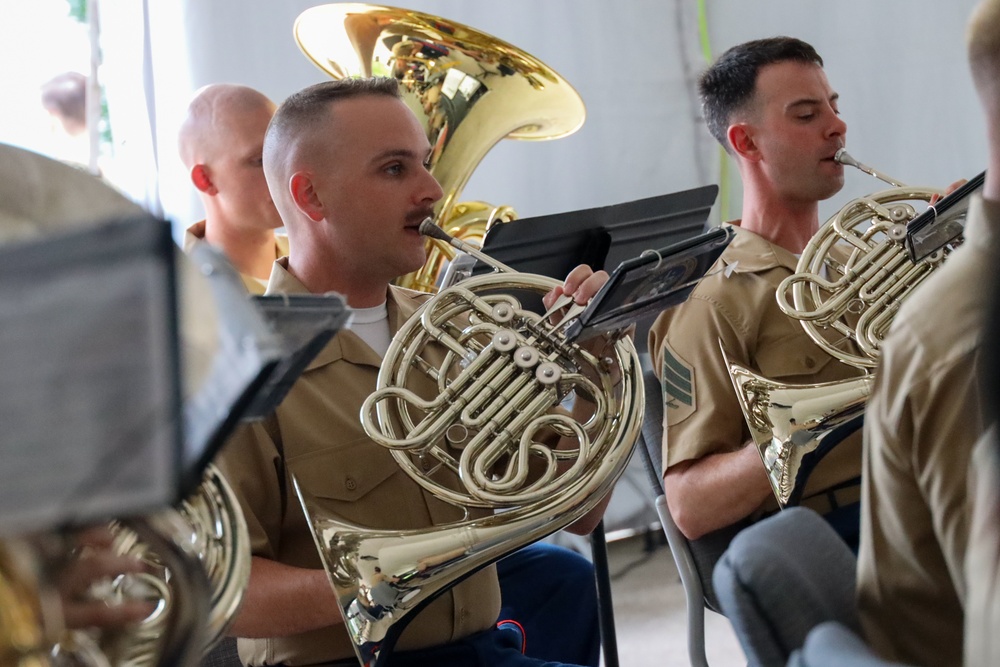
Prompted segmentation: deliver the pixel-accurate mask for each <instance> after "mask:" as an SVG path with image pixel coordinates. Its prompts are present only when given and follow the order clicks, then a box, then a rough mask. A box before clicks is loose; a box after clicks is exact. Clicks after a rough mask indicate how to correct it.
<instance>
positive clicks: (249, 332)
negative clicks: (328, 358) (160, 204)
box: [181, 243, 350, 496]
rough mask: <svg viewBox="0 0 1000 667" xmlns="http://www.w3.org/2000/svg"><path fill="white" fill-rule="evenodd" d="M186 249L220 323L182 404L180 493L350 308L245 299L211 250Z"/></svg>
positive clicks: (301, 298) (268, 404)
mask: <svg viewBox="0 0 1000 667" xmlns="http://www.w3.org/2000/svg"><path fill="white" fill-rule="evenodd" d="M189 254H190V256H191V259H192V260H193V261H194V262H195V263H196V264H197V265H198V266H199V267H200V268H201V271H202V273H204V274H205V275H206V277H207V279H208V283H209V289H210V291H211V293H212V297H213V302H214V304H213V305H214V308H215V312H216V315H217V317H218V319H219V326H218V327H217V336H216V343H217V344H216V348H215V350H214V355H213V358H212V361H211V367H210V371H209V375H208V377H207V378H206V379H205V381H204V382H203V383H202V385H201V386H200V387H199V389H198V391H197V392H196V393H195V394H194V395H192V396H190V397H188V398H187V400H186V401H185V405H184V425H185V439H184V444H185V449H184V452H185V456H184V466H183V470H184V473H183V475H182V478H181V487H182V488H181V491H182V496H186V495H188V494H189V493H191V492H193V491H194V489H195V488H197V486H198V484H200V483H201V478H202V473H203V471H204V469H205V466H206V465H207V464H208V462H209V461H211V460H212V459H213V458H215V454H216V453H217V452H218V450H219V448H220V447H221V446H222V445H223V444H224V443H225V441H226V439H227V438H228V437H229V435H230V434H231V433H232V431H233V429H234V428H235V427H236V425H237V424H238V423H239V422H241V421H252V420H256V419H262V418H263V417H265V416H267V415H268V414H270V413H271V412H273V411H274V409H275V408H276V407H277V406H278V404H279V403H281V401H282V400H283V399H284V398H285V395H286V394H287V393H288V390H289V389H291V387H292V385H293V384H294V383H295V380H297V379H298V377H299V375H300V374H301V373H302V371H304V370H305V368H306V366H307V365H308V364H309V362H310V361H312V359H313V357H315V356H316V354H317V353H318V352H319V351H320V350H321V349H322V348H323V346H324V345H326V343H327V342H329V340H330V339H331V338H333V336H334V334H336V333H337V331H339V330H340V328H341V326H343V325H344V324H345V323H346V321H347V317H348V314H349V312H350V311H349V310H348V308H347V306H346V304H345V302H344V299H343V298H342V297H340V296H337V295H326V296H313V295H297V296H291V295H289V296H277V297H253V298H250V297H248V296H247V293H246V288H245V287H244V286H243V281H242V279H241V278H240V275H239V273H238V272H237V271H236V269H235V268H234V267H233V266H232V265H231V264H230V263H229V261H228V260H227V259H226V258H225V257H224V256H223V255H222V253H221V252H219V251H218V250H217V249H215V248H213V247H212V246H210V245H208V244H207V243H199V244H196V245H195V247H193V248H192V249H191V250H190V251H189Z"/></svg>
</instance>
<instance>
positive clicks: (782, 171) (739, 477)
mask: <svg viewBox="0 0 1000 667" xmlns="http://www.w3.org/2000/svg"><path fill="white" fill-rule="evenodd" d="M822 66H823V61H822V59H821V58H820V56H819V55H818V54H817V53H816V51H815V50H814V49H813V48H812V47H811V46H810V45H808V44H806V43H805V42H802V41H800V40H797V39H793V38H789V37H775V38H770V39H762V40H756V41H752V42H747V43H745V44H740V45H738V46H735V47H733V48H731V49H729V50H728V51H727V52H726V53H724V54H723V55H722V56H721V57H720V58H719V59H718V60H717V61H716V62H715V64H713V65H712V66H711V67H710V68H709V69H708V70H707V71H706V72H705V73H704V74H703V75H702V78H701V80H700V93H701V98H702V103H703V108H704V113H705V118H706V122H707V124H708V127H709V130H710V131H711V132H712V134H713V135H714V136H715V138H716V139H717V140H718V141H719V142H720V143H721V144H722V145H723V147H724V148H725V149H726V150H727V151H728V152H729V154H730V155H732V156H733V157H734V158H735V160H736V163H737V165H738V167H739V170H740V175H741V177H742V180H743V210H742V218H741V219H740V220H739V221H737V222H734V223H731V224H733V225H734V228H735V230H736V236H735V238H734V240H733V241H732V243H731V244H730V245H729V247H728V248H727V249H726V250H725V252H724V253H723V255H722V257H721V258H720V259H719V261H718V262H717V264H716V267H714V269H713V270H712V271H710V273H709V275H708V277H707V278H706V279H705V280H703V281H702V282H701V283H699V285H698V286H697V287H696V288H695V290H694V292H693V293H692V295H691V297H690V299H689V300H688V301H687V302H685V303H684V304H681V305H680V306H678V307H676V308H674V309H671V310H669V311H667V312H665V313H663V314H661V315H660V317H659V318H658V319H657V321H656V322H655V323H654V325H653V327H652V329H651V330H650V337H649V350H650V353H651V354H652V355H653V361H654V368H655V369H656V371H657V373H658V374H659V377H660V380H661V384H662V387H663V390H664V397H665V400H666V409H665V411H664V441H663V461H664V468H665V470H664V488H665V492H666V496H667V503H668V505H669V508H670V512H671V514H672V516H673V518H674V520H675V521H676V523H677V526H678V527H679V528H680V530H681V532H683V533H684V534H685V535H686V536H687V537H688V538H689V539H697V538H700V537H702V536H704V535H707V534H709V533H712V532H714V531H717V530H720V529H722V528H724V527H729V526H733V525H734V524H737V523H738V522H741V521H743V520H746V519H748V518H756V517H759V516H760V515H762V514H764V513H766V512H768V511H772V510H775V509H777V506H776V505H775V503H774V500H773V498H772V491H771V487H770V484H769V482H768V478H767V475H766V474H765V470H764V467H763V466H762V464H761V460H760V456H759V455H758V452H757V448H756V447H755V446H753V443H752V441H751V439H750V432H749V430H748V426H747V424H746V422H745V420H744V418H743V413H742V411H741V409H740V405H739V403H738V400H737V397H736V394H735V392H734V391H733V384H732V381H731V380H730V377H729V372H728V370H727V364H726V363H725V361H724V358H723V356H722V354H721V353H720V349H719V346H720V342H721V345H722V347H723V348H724V349H725V352H726V354H727V355H728V356H729V358H730V360H731V361H733V362H734V363H737V364H740V365H742V366H744V367H746V368H749V369H751V370H753V372H755V373H757V374H759V375H762V376H764V377H766V378H770V379H775V380H781V381H783V382H787V383H796V384H801V383H817V382H826V381H834V380H842V379H845V378H849V377H854V376H856V375H859V374H860V371H858V370H856V369H853V368H850V367H847V366H845V365H843V364H839V363H837V362H835V361H834V360H833V359H832V358H831V357H830V356H829V355H827V354H826V353H825V352H823V351H822V350H821V349H820V348H819V347H818V346H817V345H816V344H815V343H814V342H813V341H812V340H811V339H810V338H809V337H808V336H807V335H806V334H805V332H804V331H803V329H802V327H801V326H800V324H799V323H798V322H796V321H793V320H791V319H790V318H789V317H787V316H786V315H785V314H784V313H782V312H781V311H780V310H779V308H778V305H777V304H776V301H775V290H776V289H777V287H778V285H779V283H780V282H781V281H782V280H783V279H784V278H786V277H787V276H789V275H791V274H792V273H793V272H794V271H795V267H796V263H797V258H796V255H797V254H798V253H801V252H802V250H803V248H804V247H805V245H806V244H807V242H808V241H809V239H810V238H811V237H812V236H813V234H815V233H816V231H817V230H818V228H819V207H818V202H819V201H821V200H824V199H827V198H829V197H831V196H833V195H834V194H836V193H837V192H838V191H840V189H841V187H842V186H843V183H844V173H843V169H844V168H843V166H842V165H841V164H840V163H838V162H837V161H836V160H835V159H834V155H835V154H836V152H837V150H838V149H840V148H842V147H843V146H844V143H845V138H846V132H847V126H846V125H845V123H844V121H843V120H842V119H841V118H840V115H839V111H838V108H837V101H838V96H837V93H836V92H834V90H833V89H832V88H831V87H830V84H829V82H828V81H827V78H826V75H825V74H824V72H823V67H822ZM860 468H861V437H860V433H855V434H853V435H852V436H849V438H848V440H847V441H845V442H843V443H842V444H840V445H839V446H838V447H836V448H835V449H834V451H833V452H832V453H831V454H830V455H828V456H827V457H826V458H825V459H824V460H823V461H822V462H821V463H820V465H819V466H818V467H817V469H816V470H815V471H814V472H813V474H812V476H811V477H810V480H809V483H808V485H807V487H806V489H805V491H804V493H803V500H802V504H803V505H805V506H808V507H812V508H813V509H815V510H817V511H818V512H820V513H821V514H824V515H826V516H827V518H828V520H829V521H830V522H831V523H832V524H833V525H834V527H835V528H837V529H838V532H840V533H841V535H842V536H843V537H844V538H845V540H847V541H848V542H849V543H850V544H851V545H852V546H853V547H855V548H856V545H857V535H858V501H859V497H860V487H859V479H858V476H859V474H860Z"/></svg>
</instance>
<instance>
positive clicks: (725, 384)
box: [649, 227, 861, 511]
mask: <svg viewBox="0 0 1000 667" xmlns="http://www.w3.org/2000/svg"><path fill="white" fill-rule="evenodd" d="M735 230H736V236H735V238H733V240H732V242H731V243H730V244H729V246H728V247H727V248H726V249H725V251H723V253H722V256H721V257H719V259H718V261H717V262H716V263H715V265H714V266H713V267H712V269H711V270H710V271H709V274H708V275H707V277H706V278H704V279H703V280H702V281H701V282H700V283H699V284H698V286H697V287H695V289H694V291H693V292H692V293H691V296H690V298H688V300H687V301H685V302H684V303H682V304H680V305H679V306H676V307H674V308H672V309H670V310H668V311H666V312H664V313H662V314H660V316H659V317H658V318H657V319H656V321H655V322H654V323H653V326H652V328H651V329H650V332H649V351H650V354H651V355H652V358H653V368H654V369H655V370H656V373H657V375H658V377H659V378H660V382H661V386H662V388H663V395H664V398H665V400H666V409H665V410H664V413H663V433H664V438H663V466H664V471H665V470H666V469H667V468H669V467H670V466H673V465H676V464H678V463H680V462H682V461H688V460H693V459H700V458H703V457H705V456H708V455H709V454H715V453H727V452H733V451H736V450H738V449H740V448H741V447H743V446H744V445H745V444H746V443H747V442H749V441H750V439H751V435H750V428H749V426H748V425H747V423H746V419H745V418H744V416H743V412H742V410H741V409H740V405H739V400H738V399H737V396H736V391H735V390H734V389H733V383H732V380H731V379H730V377H729V372H728V370H727V368H726V365H725V363H724V361H723V357H722V353H721V350H720V342H721V345H722V347H723V348H725V350H726V354H727V355H728V356H729V359H730V360H731V361H732V362H735V363H737V364H740V365H741V366H744V367H745V368H749V369H750V370H751V371H753V372H755V373H757V374H759V375H762V376H764V377H766V378H768V379H771V380H776V381H778V382H781V383H785V384H803V383H816V382H828V381H833V380H842V379H845V378H851V377H857V376H859V375H860V374H861V371H859V370H858V369H855V368H853V367H850V366H847V365H845V364H842V363H840V362H838V361H837V360H835V359H833V358H832V357H831V356H830V355H828V354H827V353H826V352H824V351H823V350H822V349H821V348H820V347H819V346H817V345H816V343H814V342H813V341H812V339H811V338H809V336H808V335H807V334H806V332H805V331H804V330H803V328H802V325H801V324H800V323H799V322H798V321H796V320H793V319H791V318H789V317H788V316H787V315H785V314H784V313H783V312H781V310H780V309H779V308H778V304H777V302H776V300H775V296H774V295H775V292H776V290H777V287H778V285H779V283H781V281H782V280H784V279H785V278H786V277H788V276H789V275H791V274H792V273H793V272H794V270H795V265H796V263H797V261H798V260H797V258H796V257H795V255H793V254H792V253H790V252H788V251H787V250H785V249H784V248H781V247H780V246H776V245H774V244H772V243H770V242H769V241H767V240H766V239H764V238H763V237H761V236H759V235H757V234H754V233H753V232H748V231H746V230H743V229H740V228H739V227H736V228H735ZM726 268H728V269H730V272H729V275H728V277H727V274H726V272H725V271H724V269H726ZM860 471H861V437H860V432H858V433H856V434H854V435H852V436H850V437H849V438H848V439H846V440H845V441H844V442H842V443H840V444H839V445H838V446H836V447H835V448H834V449H833V450H832V452H831V453H830V454H828V455H827V456H826V457H825V458H824V459H823V460H822V462H821V463H820V464H819V465H818V466H817V468H816V470H815V471H814V472H813V473H812V475H810V477H809V481H808V483H807V485H806V489H805V492H804V494H803V497H804V500H803V503H802V504H803V505H807V506H809V500H810V498H809V497H810V496H814V495H815V494H816V493H817V492H819V491H821V490H823V489H826V488H829V487H831V486H835V485H836V484H839V483H841V482H845V481H847V480H851V479H853V478H855V477H857V476H858V475H859V474H860ZM760 474H761V475H766V474H767V473H766V471H765V469H764V464H763V463H761V467H760ZM828 508H829V507H828V506H827V508H825V509H828ZM764 509H777V503H776V502H775V501H773V500H769V501H767V502H766V503H765V505H764V506H763V507H762V508H761V510H764ZM817 509H821V506H817ZM821 511H825V510H824V509H821Z"/></svg>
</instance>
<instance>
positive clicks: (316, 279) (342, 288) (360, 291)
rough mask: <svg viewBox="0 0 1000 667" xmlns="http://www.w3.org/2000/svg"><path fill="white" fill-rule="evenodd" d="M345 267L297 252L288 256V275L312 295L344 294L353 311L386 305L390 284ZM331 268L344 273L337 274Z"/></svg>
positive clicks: (338, 272) (337, 272)
mask: <svg viewBox="0 0 1000 667" xmlns="http://www.w3.org/2000/svg"><path fill="white" fill-rule="evenodd" d="M343 266H344V265H343V264H342V263H340V262H337V261H336V260H325V261H324V260H320V259H318V258H315V257H312V256H310V255H308V254H306V253H297V252H294V251H293V253H292V254H291V255H290V256H289V257H288V272H289V273H291V274H292V275H293V276H295V278H296V279H298V281H299V282H301V283H302V284H303V285H305V287H306V289H308V290H309V291H310V292H312V293H313V294H325V293H327V292H336V293H337V294H341V295H343V296H344V297H345V298H346V299H347V305H348V306H350V307H352V308H374V307H375V306H378V305H379V304H382V303H384V302H385V299H386V294H387V293H388V291H389V282H390V281H388V280H384V279H377V278H372V277H370V276H366V275H363V274H362V273H361V272H356V271H347V270H343ZM331 267H338V268H340V269H341V270H339V271H334V270H331Z"/></svg>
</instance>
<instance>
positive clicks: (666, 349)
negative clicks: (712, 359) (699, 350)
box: [660, 344, 695, 412]
mask: <svg viewBox="0 0 1000 667" xmlns="http://www.w3.org/2000/svg"><path fill="white" fill-rule="evenodd" d="M660 382H661V384H662V386H663V396H664V399H665V401H666V405H667V408H668V409H670V410H678V409H684V411H685V412H688V411H690V410H693V409H694V407H695V404H694V403H695V394H694V369H693V368H691V366H690V365H688V364H687V363H685V362H684V360H683V359H681V357H680V355H678V354H677V353H676V352H674V351H673V350H672V349H670V346H669V345H667V344H664V346H663V363H662V364H661V368H660Z"/></svg>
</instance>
